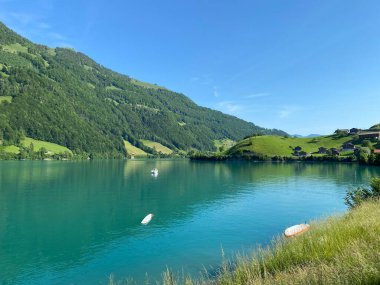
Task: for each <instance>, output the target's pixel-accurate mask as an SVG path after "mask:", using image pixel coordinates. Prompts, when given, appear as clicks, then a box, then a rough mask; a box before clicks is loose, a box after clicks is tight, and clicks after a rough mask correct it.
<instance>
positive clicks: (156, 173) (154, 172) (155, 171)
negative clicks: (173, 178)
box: [150, 168, 158, 176]
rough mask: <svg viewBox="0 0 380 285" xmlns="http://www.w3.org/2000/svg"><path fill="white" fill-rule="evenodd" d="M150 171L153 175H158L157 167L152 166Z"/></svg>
mask: <svg viewBox="0 0 380 285" xmlns="http://www.w3.org/2000/svg"><path fill="white" fill-rule="evenodd" d="M150 173H152V175H155V176H157V175H158V169H157V168H153V169H152V170H151V171H150Z"/></svg>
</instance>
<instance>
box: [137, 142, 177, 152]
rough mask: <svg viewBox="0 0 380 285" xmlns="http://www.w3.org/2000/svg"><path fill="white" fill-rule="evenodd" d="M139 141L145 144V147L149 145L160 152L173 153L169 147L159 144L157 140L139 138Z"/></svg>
mask: <svg viewBox="0 0 380 285" xmlns="http://www.w3.org/2000/svg"><path fill="white" fill-rule="evenodd" d="M141 142H142V143H143V144H144V145H145V146H147V147H149V148H151V149H154V150H155V151H157V152H161V153H163V154H172V153H173V151H172V150H171V149H170V148H168V147H166V146H164V145H162V144H160V143H158V142H153V141H150V140H141Z"/></svg>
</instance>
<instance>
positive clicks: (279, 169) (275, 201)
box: [0, 159, 380, 284]
mask: <svg viewBox="0 0 380 285" xmlns="http://www.w3.org/2000/svg"><path fill="white" fill-rule="evenodd" d="M155 167H156V168H158V170H159V174H158V176H157V177H153V176H151V174H150V170H151V169H152V168H155ZM379 175H380V168H379V167H372V168H371V167H364V166H359V165H356V164H316V163H252V162H220V163H211V162H193V161H188V160H185V159H184V160H153V159H152V160H128V161H122V160H113V161H106V160H104V161H73V162H72V161H1V162H0V284H107V282H108V278H109V276H110V274H113V275H114V279H115V280H122V279H125V278H127V277H132V278H133V279H134V280H136V281H137V282H142V281H143V280H145V279H146V278H147V277H146V276H145V275H146V272H147V273H148V276H149V277H148V278H150V280H155V279H158V278H160V275H161V273H162V272H163V271H165V270H166V268H171V269H173V270H174V271H175V272H180V271H182V270H184V271H185V272H187V273H189V274H192V275H193V276H197V274H198V272H200V271H202V270H203V268H207V269H210V270H212V268H217V267H218V265H220V264H221V261H222V251H224V254H225V255H226V256H227V257H232V256H234V255H235V254H236V253H238V252H243V251H244V252H250V251H252V250H254V249H255V248H257V246H258V245H259V244H260V245H266V244H268V243H269V242H270V240H271V239H272V238H273V237H274V236H276V235H279V234H281V233H282V232H283V230H284V229H285V228H286V227H288V226H291V225H293V224H298V223H303V222H305V221H307V222H309V221H311V220H313V219H317V218H323V217H326V216H328V215H330V214H333V213H342V212H344V211H346V206H345V205H344V200H343V197H344V196H345V191H346V190H347V189H349V188H350V187H355V186H358V185H361V184H363V183H364V184H365V183H367V182H368V181H369V179H370V178H371V177H373V176H379ZM149 213H154V215H155V216H154V218H153V219H152V221H151V222H150V223H149V224H148V225H145V226H144V225H141V224H140V222H141V220H142V219H143V218H144V217H145V216H146V215H147V214H149Z"/></svg>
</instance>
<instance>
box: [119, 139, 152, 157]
mask: <svg viewBox="0 0 380 285" xmlns="http://www.w3.org/2000/svg"><path fill="white" fill-rule="evenodd" d="M124 146H125V149H126V150H127V152H128V154H129V155H131V154H132V153H134V155H135V156H147V155H148V154H147V153H146V152H145V151H143V150H142V149H140V148H138V147H135V146H134V145H132V144H131V143H130V142H129V141H124Z"/></svg>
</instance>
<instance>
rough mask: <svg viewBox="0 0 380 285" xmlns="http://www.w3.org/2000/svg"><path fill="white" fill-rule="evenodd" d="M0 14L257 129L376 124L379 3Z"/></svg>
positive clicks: (44, 4) (151, 0)
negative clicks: (235, 117) (257, 126)
mask: <svg viewBox="0 0 380 285" xmlns="http://www.w3.org/2000/svg"><path fill="white" fill-rule="evenodd" d="M0 20H1V21H3V22H4V23H5V24H6V25H8V26H9V27H10V28H12V29H14V30H16V31H17V32H18V33H20V34H21V35H23V36H25V37H27V38H29V39H31V40H32V41H34V42H38V43H43V44H46V45H48V46H67V47H73V48H74V49H75V50H78V51H81V52H83V53H86V54H87V55H89V56H90V57H92V58H94V59H95V60H96V61H97V62H99V63H101V64H102V65H104V66H106V67H109V68H111V69H113V70H116V71H118V72H121V73H124V74H127V75H129V76H131V77H134V78H137V79H140V80H143V81H147V82H151V83H157V84H159V85H162V86H165V87H167V88H169V89H172V90H174V91H178V92H182V93H184V94H185V95H187V96H188V97H190V98H191V99H192V100H193V101H195V102H196V103H197V104H200V105H202V106H207V107H210V108H213V109H217V110H220V111H223V112H225V113H228V114H232V115H235V116H238V117H240V118H243V119H245V120H247V121H251V122H254V123H255V124H258V125H260V126H264V127H268V128H280V129H283V130H285V131H287V132H289V133H291V134H309V133H321V134H327V133H331V132H333V131H334V130H335V129H336V128H349V127H360V128H366V127H369V126H371V125H373V124H375V123H380V112H379V111H380V1H378V0H373V1H371V0H363V1H360V0H357V1H350V0H339V1H338V0H320V1H311V0H310V1H307V0H289V1H285V0H272V1H271V0H261V1H256V0H247V1H241V0H234V1H227V0H187V1H178V0H177V1H176V0H160V1H157V0H138V1H136V0H135V1H128V0H109V1H100V0H92V1H83V0H75V1H72V0H65V1H58V0H34V1H29V0H28V1H26V0H0Z"/></svg>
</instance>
